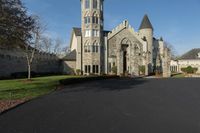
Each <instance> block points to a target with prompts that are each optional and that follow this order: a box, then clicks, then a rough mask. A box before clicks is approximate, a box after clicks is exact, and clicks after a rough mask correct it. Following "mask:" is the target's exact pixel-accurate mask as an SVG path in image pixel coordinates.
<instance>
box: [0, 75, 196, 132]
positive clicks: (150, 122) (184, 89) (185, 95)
mask: <svg viewBox="0 0 200 133" xmlns="http://www.w3.org/2000/svg"><path fill="white" fill-rule="evenodd" d="M0 133H200V79H110V80H102V81H93V82H90V83H89V82H88V83H84V84H76V85H70V86H66V87H64V89H63V90H60V91H57V92H55V93H52V94H50V95H47V96H44V97H41V98H38V99H35V100H32V101H30V102H28V103H26V104H24V105H22V106H19V107H18V108H15V109H13V110H11V111H9V112H6V113H4V114H2V115H1V116H0Z"/></svg>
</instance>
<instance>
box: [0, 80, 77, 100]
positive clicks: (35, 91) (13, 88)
mask: <svg viewBox="0 0 200 133" xmlns="http://www.w3.org/2000/svg"><path fill="white" fill-rule="evenodd" d="M72 77H74V76H49V77H39V78H33V79H32V81H27V80H26V79H15V80H0V100H16V99H32V98H35V97H38V96H42V95H45V94H48V93H50V92H53V91H55V89H56V87H57V86H58V85H59V80H61V79H66V78H72Z"/></svg>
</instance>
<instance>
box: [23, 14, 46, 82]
mask: <svg viewBox="0 0 200 133" xmlns="http://www.w3.org/2000/svg"><path fill="white" fill-rule="evenodd" d="M43 30H44V29H43V28H42V26H41V24H40V22H39V17H37V16H35V28H34V29H33V30H32V31H31V35H32V38H31V39H30V40H29V41H28V42H27V44H26V45H25V51H24V52H25V56H26V60H27V69H28V80H31V66H32V63H33V60H34V57H35V53H36V52H39V50H38V49H39V48H40V47H41V43H40V40H41V34H42V31H43Z"/></svg>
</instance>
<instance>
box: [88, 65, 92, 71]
mask: <svg viewBox="0 0 200 133" xmlns="http://www.w3.org/2000/svg"><path fill="white" fill-rule="evenodd" d="M90 70H91V69H90V65H88V73H90V72H91V71H90Z"/></svg>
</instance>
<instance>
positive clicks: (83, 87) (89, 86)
mask: <svg viewBox="0 0 200 133" xmlns="http://www.w3.org/2000/svg"><path fill="white" fill-rule="evenodd" d="M146 82H148V80H146V79H143V78H137V79H134V78H119V79H108V80H98V81H92V82H87V83H82V84H76V85H70V86H65V87H64V89H63V90H62V91H63V92H64V93H71V92H84V91H93V92H102V91H123V90H128V89H134V88H135V87H137V86H138V85H142V84H144V83H146Z"/></svg>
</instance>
